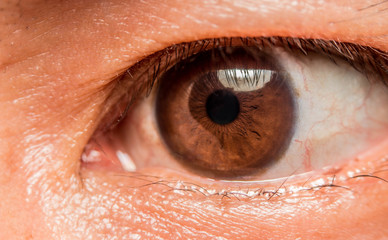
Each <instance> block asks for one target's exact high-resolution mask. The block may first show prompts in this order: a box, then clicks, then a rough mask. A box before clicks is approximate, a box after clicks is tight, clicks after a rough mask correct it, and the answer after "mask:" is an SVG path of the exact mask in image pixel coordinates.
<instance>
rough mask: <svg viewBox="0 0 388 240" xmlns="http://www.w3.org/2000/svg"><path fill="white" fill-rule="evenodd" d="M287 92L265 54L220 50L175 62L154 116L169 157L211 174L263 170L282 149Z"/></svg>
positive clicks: (290, 116)
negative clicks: (169, 153)
mask: <svg viewBox="0 0 388 240" xmlns="http://www.w3.org/2000/svg"><path fill="white" fill-rule="evenodd" d="M294 115H295V106H294V101H293V93H292V90H291V87H290V85H289V83H288V81H287V74H285V73H284V72H283V71H282V70H281V69H280V68H279V66H278V65H277V63H276V61H275V60H274V59H273V58H272V57H271V56H270V55H269V54H267V53H264V52H261V51H259V50H258V49H255V48H249V47H244V48H243V47H225V48H217V49H213V50H210V51H206V52H202V53H199V54H197V55H195V56H192V57H190V58H188V59H187V60H185V61H182V62H180V63H178V64H177V65H175V66H174V67H173V68H172V69H170V70H169V71H168V72H166V73H165V74H164V75H163V76H162V78H161V82H160V87H159V90H158V94H157V99H156V118H157V122H158V126H159V130H160V133H161V135H162V137H163V139H164V142H165V144H166V145H167V146H168V148H169V149H170V151H171V152H172V153H173V154H174V156H175V157H176V158H177V159H178V160H179V161H180V162H181V163H182V164H183V165H184V166H186V167H188V168H190V169H191V170H194V171H197V172H199V173H201V174H202V175H206V176H209V177H224V178H232V177H239V176H243V175H247V174H252V173H254V172H259V171H262V170H264V169H265V168H266V167H268V166H269V165H270V164H272V163H274V162H276V161H277V160H278V159H279V158H280V156H281V155H282V153H283V152H284V150H286V149H287V147H288V144H289V141H290V138H291V136H292V132H293V126H294Z"/></svg>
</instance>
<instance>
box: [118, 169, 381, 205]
mask: <svg viewBox="0 0 388 240" xmlns="http://www.w3.org/2000/svg"><path fill="white" fill-rule="evenodd" d="M380 167H382V168H383V169H380V170H377V171H373V172H371V173H359V174H356V175H353V176H350V177H347V178H346V179H344V180H341V184H338V183H336V179H337V176H336V175H335V174H333V175H331V176H330V177H327V181H326V182H319V183H311V184H310V186H308V184H309V181H310V178H309V179H308V180H307V181H305V182H304V183H303V185H302V186H301V187H299V188H293V189H289V188H288V186H287V181H288V179H289V177H287V178H285V180H284V181H283V182H281V183H280V184H279V185H278V186H277V187H276V186H275V187H272V188H270V189H269V188H264V187H263V188H252V189H249V188H248V189H245V190H242V189H241V188H240V187H238V189H237V190H216V189H210V188H207V187H205V186H201V185H199V184H196V183H191V182H185V181H181V180H171V179H163V178H161V177H158V176H152V175H143V174H137V173H133V175H128V174H127V175H115V176H117V177H125V178H134V179H136V180H140V181H144V182H145V183H144V184H142V185H137V186H130V187H128V186H126V188H145V187H150V186H154V185H157V186H162V187H164V188H166V189H165V190H162V191H161V193H162V194H167V193H170V192H176V193H180V194H198V195H200V196H203V197H218V198H220V200H224V199H230V200H238V201H241V200H245V199H248V200H249V199H253V198H262V199H264V200H268V201H270V200H271V199H274V198H276V197H282V196H287V195H290V194H294V193H298V192H303V191H320V190H322V189H328V188H339V189H343V190H344V191H350V192H352V193H355V191H353V190H352V189H351V188H350V187H349V186H346V185H343V182H347V181H351V180H354V179H359V178H373V179H376V180H377V181H382V182H383V183H386V184H388V179H384V178H382V177H379V176H378V175H377V174H378V173H383V172H388V169H386V165H381V166H380ZM378 169H379V168H378ZM290 177H291V176H290ZM338 197H341V196H338Z"/></svg>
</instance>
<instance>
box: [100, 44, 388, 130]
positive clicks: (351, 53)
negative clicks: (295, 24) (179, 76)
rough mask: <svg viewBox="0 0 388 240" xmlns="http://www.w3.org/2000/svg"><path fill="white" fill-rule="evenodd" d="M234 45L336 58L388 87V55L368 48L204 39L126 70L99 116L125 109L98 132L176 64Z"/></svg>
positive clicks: (111, 124)
mask: <svg viewBox="0 0 388 240" xmlns="http://www.w3.org/2000/svg"><path fill="white" fill-rule="evenodd" d="M235 45H240V46H255V47H257V48H259V49H264V48H271V47H272V48H273V47H281V48H283V49H285V50H287V51H290V52H294V53H301V54H303V55H308V54H309V53H318V54H321V55H325V56H327V57H329V58H330V59H331V60H332V61H334V62H335V59H334V58H339V59H342V60H344V61H346V62H348V63H349V64H350V65H351V66H353V67H354V68H355V69H356V70H358V71H359V72H362V73H364V74H366V75H368V74H369V73H373V74H375V75H376V74H377V75H378V76H379V77H380V79H381V80H382V81H383V82H384V83H385V84H388V77H387V75H388V53H387V52H384V51H382V50H379V49H376V48H373V47H369V46H363V45H359V44H353V43H346V42H337V41H333V40H329V41H326V40H322V39H302V38H292V37H246V38H242V37H232V38H212V39H203V40H198V41H194V42H184V43H180V44H174V45H171V46H169V47H167V48H165V49H163V50H161V51H158V52H155V53H154V54H151V55H150V56H148V57H146V58H144V59H142V60H141V61H139V62H138V63H136V64H135V65H133V66H132V67H130V68H129V69H127V70H126V71H125V72H124V73H123V74H122V75H121V77H120V78H119V80H118V84H117V86H116V88H115V89H114V90H113V91H112V94H111V96H110V98H109V99H110V100H109V102H110V103H111V105H108V106H106V109H105V111H103V114H102V115H105V114H106V113H107V112H108V111H112V110H111V108H112V107H113V104H115V105H116V106H117V103H118V102H124V103H125V105H124V107H123V106H121V107H119V108H120V109H118V110H116V111H118V112H119V114H118V116H117V114H116V117H115V118H113V121H112V120H109V121H108V122H107V123H106V124H105V125H102V126H100V129H101V130H103V131H107V130H110V129H112V128H114V127H115V126H116V125H117V124H119V123H120V122H121V121H122V120H123V119H124V118H125V116H126V114H127V112H128V111H129V109H130V107H131V106H132V104H133V103H134V101H136V100H137V99H139V97H140V96H142V95H146V96H148V95H149V94H150V92H151V90H152V89H153V87H154V85H155V83H157V82H158V78H159V77H160V76H161V75H163V74H164V73H165V72H166V71H168V70H169V69H170V68H171V67H172V66H174V65H175V64H176V63H178V62H180V61H182V60H184V59H186V58H188V57H190V56H192V55H194V54H196V53H199V52H201V51H204V50H209V49H214V48H218V47H227V46H235ZM134 83H136V85H134ZM109 115H111V114H109ZM103 122H104V121H103Z"/></svg>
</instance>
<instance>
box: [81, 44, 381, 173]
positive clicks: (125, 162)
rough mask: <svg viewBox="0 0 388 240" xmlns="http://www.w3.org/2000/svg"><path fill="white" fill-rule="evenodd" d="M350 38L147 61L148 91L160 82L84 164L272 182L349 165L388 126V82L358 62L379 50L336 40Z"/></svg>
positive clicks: (185, 50) (181, 48) (89, 150)
mask: <svg viewBox="0 0 388 240" xmlns="http://www.w3.org/2000/svg"><path fill="white" fill-rule="evenodd" d="M348 45H349V46H347V45H346V44H344V43H341V44H338V45H336V44H330V43H329V42H325V41H323V40H320V41H314V40H308V39H303V40H302V39H294V38H281V37H272V38H249V39H244V38H238V39H237V38H230V39H218V40H217V39H216V40H214V39H205V40H201V41H197V42H194V43H182V44H178V45H174V46H172V47H170V48H174V49H173V50H174V51H164V52H162V53H161V54H158V55H157V57H156V59H154V61H149V59H148V60H147V61H146V62H144V63H143V62H140V63H139V64H140V66H141V67H140V68H139V67H138V68H137V69H146V71H145V72H146V74H144V71H142V72H141V73H138V75H139V76H143V78H144V76H148V78H147V79H145V80H144V79H143V80H142V81H143V83H142V84H143V85H142V86H146V87H144V89H146V90H145V92H149V91H150V89H149V88H151V87H152V86H157V87H154V89H153V90H152V91H153V94H151V95H150V96H152V97H148V98H145V99H144V100H141V101H137V103H136V104H133V105H132V107H131V108H130V110H129V111H128V113H127V115H126V117H125V118H124V120H123V121H122V122H121V123H120V124H118V125H117V127H115V128H114V129H113V130H111V131H109V132H107V133H104V134H100V135H98V137H94V138H92V139H91V141H90V142H89V144H88V145H87V146H86V147H85V151H84V153H83V155H82V161H83V164H84V165H85V166H87V167H91V168H100V169H101V168H103V169H109V170H114V171H127V172H136V171H147V169H156V168H160V169H163V168H165V169H173V170H177V171H181V172H182V173H190V174H196V175H199V176H204V177H210V178H216V179H237V178H241V177H249V178H253V179H258V180H267V179H276V178H280V177H287V176H290V175H294V174H298V173H304V172H308V171H313V170H319V169H322V168H323V167H326V166H331V165H335V164H339V163H346V161H348V160H351V159H354V158H355V157H356V156H358V155H359V154H361V153H363V152H365V151H367V150H368V149H370V148H371V147H372V146H374V145H376V144H378V143H379V142H383V141H384V140H385V138H386V136H387V132H388V108H385V107H384V106H385V105H386V104H387V103H388V89H387V88H386V87H385V85H384V84H383V82H382V81H381V82H373V81H370V79H369V77H367V76H366V75H365V74H363V73H361V72H360V71H357V70H356V69H355V68H353V66H354V65H357V64H360V62H357V63H356V62H354V64H353V63H352V62H351V61H352V59H353V60H354V59H368V58H372V57H374V56H375V55H373V54H372V53H369V52H367V51H366V52H365V51H364V52H362V51H359V52H357V53H354V54H359V55H362V56H358V55H352V56H350V57H349V58H346V57H344V56H343V55H341V54H340V50H341V49H339V48H338V46H340V47H343V48H346V47H352V46H350V45H351V44H348ZM170 48H169V49H170ZM170 50H171V49H170ZM171 52H174V54H171ZM354 61H355V60H354ZM142 64H144V65H142ZM361 65H362V64H361ZM135 74H136V73H135ZM377 74H378V73H377V71H376V75H377ZM383 80H387V79H386V78H385V79H383ZM156 83H157V84H156ZM139 89H140V88H139ZM138 95H140V94H138Z"/></svg>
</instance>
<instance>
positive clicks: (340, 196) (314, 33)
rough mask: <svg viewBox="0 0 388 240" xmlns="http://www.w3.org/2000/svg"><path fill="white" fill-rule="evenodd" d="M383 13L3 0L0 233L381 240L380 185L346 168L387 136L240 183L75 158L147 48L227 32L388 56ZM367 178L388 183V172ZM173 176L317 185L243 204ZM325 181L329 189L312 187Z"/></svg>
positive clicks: (387, 191)
mask: <svg viewBox="0 0 388 240" xmlns="http://www.w3.org/2000/svg"><path fill="white" fill-rule="evenodd" d="M387 7H388V3H385V1H381V3H380V1H365V0H354V1H338V0H331V1H313V0H310V1H307V0H306V1H302V0H299V1H288V0H284V1H283V0H279V1H272V0H271V1H270V0H256V1H253V0H252V1H242V0H241V1H240V0H235V1H232V0H224V1H210V0H208V1H201V2H200V1H194V0H193V1H189V0H179V1H178V0H176V1H167V0H166V1H160V0H158V1H137V0H133V1H131V0H98V1H95V0H83V1H78V0H77V1H75V0H74V1H73V0H70V1H63V2H62V1H49V2H46V1H43V0H29V1H3V2H2V3H0V53H1V54H0V106H1V109H2V114H1V115H0V123H1V124H0V171H1V174H0V219H2V220H3V221H2V224H0V238H1V239H137V238H140V237H143V238H144V239H171V238H173V239H174V238H182V239H187V238H207V239H208V238H210V239H213V238H215V237H220V239H223V238H225V239H383V238H384V237H386V236H388V223H387V221H386V219H387V213H388V202H387V201H385V200H386V199H387V197H388V183H386V182H384V181H383V180H381V179H378V178H372V177H357V178H349V177H346V176H348V175H346V174H347V173H348V172H349V171H355V170H356V169H363V171H365V172H368V173H369V172H375V171H376V170H377V169H382V167H381V166H382V164H383V163H382V162H383V161H382V160H381V159H382V158H383V157H384V156H385V155H386V154H387V150H386V149H387V148H386V147H385V146H386V145H387V143H382V144H379V145H378V146H376V148H375V149H372V150H371V151H370V152H368V153H365V154H364V155H362V156H360V157H359V158H357V161H352V162H349V163H348V164H345V165H344V166H342V167H341V169H340V170H338V171H335V172H328V173H322V172H319V173H316V174H315V175H313V176H311V178H299V179H298V178H297V179H295V180H292V181H290V182H288V181H287V182H285V183H284V182H282V181H280V182H275V183H265V184H260V185H258V184H256V183H252V184H251V183H241V185H240V186H237V187H236V186H231V185H228V184H226V183H225V184H221V183H212V182H210V183H209V182H201V181H199V180H198V181H197V180H196V178H191V177H190V176H185V175H182V174H179V173H175V172H172V171H168V170H165V169H155V170H150V171H149V172H143V173H142V174H144V175H146V176H145V177H141V178H139V177H137V178H134V177H131V176H133V175H130V174H123V173H120V175H118V174H112V173H108V172H107V171H104V170H103V169H102V170H99V171H93V170H90V169H84V168H81V163H80V156H81V154H82V152H83V149H84V146H85V145H86V143H87V142H88V140H89V139H90V137H91V135H92V134H93V132H94V131H95V129H96V127H97V126H98V125H99V123H100V122H99V120H100V118H101V116H100V114H101V112H103V110H104V107H105V106H107V105H109V104H108V103H107V102H106V101H105V100H106V99H107V96H108V95H109V94H110V92H111V90H112V89H113V86H114V84H115V83H116V81H117V78H118V76H119V75H120V74H121V73H122V72H123V71H125V70H126V69H127V68H129V67H130V66H132V65H133V64H134V63H136V62H137V61H140V60H141V59H142V58H144V57H146V56H148V55H150V54H152V53H154V52H155V51H158V50H161V49H163V48H165V47H168V46H170V45H172V44H174V43H180V42H185V41H194V40H197V39H204V38H216V37H233V36H236V37H247V36H291V37H301V38H303V37H304V38H318V39H327V40H330V39H334V40H337V41H344V42H352V43H356V44H362V45H366V46H372V47H375V48H378V49H381V50H384V51H388V39H387V36H388V25H387V23H388V21H387V20H388V12H387V10H386V9H387ZM385 165H387V163H385ZM334 175H335V176H337V177H336V178H334V177H333V176H334ZM152 176H156V178H155V177H152ZM341 176H342V178H341ZM374 176H378V177H380V178H382V179H388V171H385V172H384V171H381V172H379V174H378V175H374ZM178 180H181V181H183V182H184V183H183V185H185V184H186V183H190V184H191V185H190V186H196V185H201V186H202V187H204V188H206V189H211V190H214V192H216V193H217V192H218V193H220V192H222V190H223V189H227V190H229V192H231V191H234V190H241V191H242V192H244V193H245V192H249V190H250V189H270V190H272V191H275V192H276V191H277V189H280V188H282V187H283V186H288V187H289V188H290V187H293V186H297V187H302V186H304V184H305V183H306V181H307V180H309V182H310V183H312V182H314V181H316V182H317V183H319V184H320V185H308V186H310V189H308V190H304V191H296V192H294V193H287V194H273V197H271V195H265V196H258V197H254V198H249V197H244V196H240V197H235V196H226V197H225V195H222V194H218V195H217V194H201V193H200V191H198V190H193V191H186V192H183V191H169V190H171V188H173V189H174V188H180V187H181V185H182V183H181V184H179V182H178ZM158 181H159V182H158ZM160 181H162V182H160ZM322 181H323V182H322ZM155 182H157V183H156V184H150V185H146V184H148V183H155ZM158 183H159V184H158ZM165 183H168V184H167V185H168V186H166V184H165ZM283 183H284V184H283ZM334 183H335V184H334ZM325 184H327V185H330V184H332V186H331V187H321V188H319V189H318V190H317V189H313V188H314V186H322V185H325ZM186 185H187V184H186ZM333 185H336V186H337V185H338V186H343V187H345V188H342V187H334V186H333ZM138 186H142V187H138ZM209 191H210V190H209ZM268 196H269V197H268ZM171 236H172V237H171Z"/></svg>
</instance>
